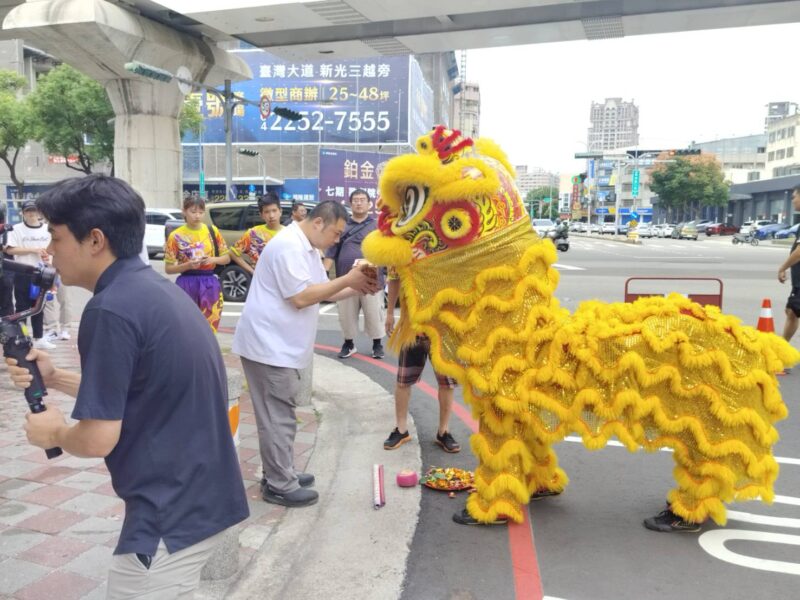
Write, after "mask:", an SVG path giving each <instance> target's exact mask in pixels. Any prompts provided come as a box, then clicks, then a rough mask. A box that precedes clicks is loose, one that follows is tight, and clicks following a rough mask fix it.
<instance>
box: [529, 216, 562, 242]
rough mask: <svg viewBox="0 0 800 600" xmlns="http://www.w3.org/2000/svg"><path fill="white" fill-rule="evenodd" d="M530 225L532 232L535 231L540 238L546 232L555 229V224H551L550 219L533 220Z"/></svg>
mask: <svg viewBox="0 0 800 600" xmlns="http://www.w3.org/2000/svg"><path fill="white" fill-rule="evenodd" d="M532 225H533V229H534V231H536V233H538V234H539V237H541V238H543V237H544V236H546V235H547V232H548V231H550V230H551V229H555V227H556V224H555V223H553V220H552V219H533V223H532Z"/></svg>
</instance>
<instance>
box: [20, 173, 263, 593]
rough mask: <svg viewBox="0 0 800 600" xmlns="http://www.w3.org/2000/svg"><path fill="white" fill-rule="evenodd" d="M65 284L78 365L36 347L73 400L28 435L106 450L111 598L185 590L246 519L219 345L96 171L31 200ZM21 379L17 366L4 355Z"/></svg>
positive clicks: (46, 370)
mask: <svg viewBox="0 0 800 600" xmlns="http://www.w3.org/2000/svg"><path fill="white" fill-rule="evenodd" d="M37 207H38V208H39V210H40V211H41V212H42V214H43V215H44V216H45V218H46V219H47V221H48V222H49V229H50V232H51V234H52V241H51V243H50V245H49V246H48V252H49V253H50V254H51V255H53V264H54V266H55V267H56V269H57V270H58V272H59V274H60V275H61V279H62V281H63V283H64V284H65V285H78V286H81V287H83V288H86V289H87V290H89V291H92V292H93V293H94V296H93V297H92V299H91V300H90V301H89V302H88V303H87V305H86V308H85V310H84V313H83V316H82V318H81V324H80V330H79V333H78V350H79V352H80V357H81V374H76V373H72V372H69V371H66V370H64V369H57V368H55V367H54V366H53V364H52V362H51V361H50V358H49V357H48V355H47V354H46V353H45V352H42V351H38V350H33V351H31V353H30V354H29V356H28V358H29V359H31V360H34V359H35V360H36V362H37V364H38V366H39V369H40V370H41V373H42V376H43V378H44V382H45V385H47V386H48V387H52V388H54V389H57V390H60V391H62V392H64V393H66V394H69V395H72V396H74V397H75V398H76V401H75V409H74V410H73V412H72V418H73V419H77V423H74V424H68V423H66V422H65V419H64V416H63V415H62V414H61V412H60V411H59V410H58V409H57V408H55V407H52V406H51V407H48V409H47V410H46V411H45V412H43V413H39V414H37V415H33V414H29V415H28V422H27V424H26V426H25V429H26V431H27V435H28V440H29V441H30V442H31V443H32V444H34V445H36V446H39V447H41V448H51V447H54V446H60V447H61V448H63V449H64V451H66V452H69V453H70V454H73V455H75V456H82V457H104V458H105V461H106V465H107V467H108V470H109V472H110V473H111V482H112V484H113V486H114V491H116V493H117V494H118V495H119V497H120V498H122V499H123V500H124V501H125V521H124V523H123V525H122V531H121V533H120V537H119V542H118V544H117V548H116V550H115V551H114V554H115V556H114V560H113V562H112V566H111V570H110V572H109V580H108V598H131V597H140V596H145V595H146V596H147V597H148V598H150V597H152V598H159V599H162V598H164V599H168V598H178V597H181V598H183V597H188V596H185V595H187V594H188V595H190V594H191V592H192V590H193V589H195V588H196V587H197V585H198V583H199V580H200V571H201V569H202V567H203V564H204V563H205V561H206V559H207V558H208V556H209V555H210V553H211V552H212V550H213V549H214V546H215V545H216V543H217V542H218V541H219V536H220V535H221V533H222V532H223V531H224V530H226V529H227V528H229V527H231V526H233V525H235V524H236V523H239V522H240V521H242V520H244V519H245V518H247V516H248V508H247V499H246V496H245V491H244V485H243V483H242V476H241V473H240V470H239V464H238V461H237V458H236V451H235V449H234V446H233V441H232V439H231V433H230V428H229V424H228V416H227V383H226V376H225V367H224V365H223V362H222V356H221V355H220V351H219V346H218V344H217V342H216V340H215V339H214V336H213V334H212V333H211V330H210V329H209V328H208V325H207V323H206V322H205V319H204V318H203V316H202V314H201V313H200V312H199V311H198V310H197V309H196V307H195V306H194V305H193V304H192V302H191V300H190V299H189V297H188V296H187V295H186V294H185V293H183V291H182V290H180V289H179V288H178V287H176V286H175V285H174V284H173V283H172V282H171V281H169V280H168V279H165V278H164V277H162V276H161V275H159V274H158V273H156V272H155V271H153V270H152V269H151V268H150V267H148V266H145V265H144V264H143V263H142V261H141V260H140V259H139V257H138V254H139V250H140V249H141V247H142V238H143V236H144V202H143V201H142V199H141V197H140V196H139V195H138V194H137V193H136V192H135V191H134V190H133V189H131V187H130V186H128V185H127V184H126V183H125V182H123V181H122V180H119V179H115V178H113V177H107V176H104V175H90V176H87V177H82V178H76V179H69V180H66V181H62V182H60V183H58V184H56V186H55V187H54V188H53V189H51V190H50V191H48V192H46V193H45V194H43V195H42V196H41V197H40V198H39V199H38V200H37ZM6 362H7V363H8V364H9V373H10V375H11V378H12V379H13V380H14V382H15V383H16V384H17V385H18V386H19V387H26V386H27V384H28V382H29V381H30V379H31V376H30V375H29V373H28V371H27V370H25V369H22V368H19V367H16V366H14V365H16V361H14V360H13V359H7V361H6Z"/></svg>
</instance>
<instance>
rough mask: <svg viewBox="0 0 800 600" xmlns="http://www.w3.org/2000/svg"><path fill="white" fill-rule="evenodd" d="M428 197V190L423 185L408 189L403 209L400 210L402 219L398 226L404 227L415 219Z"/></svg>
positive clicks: (398, 221)
mask: <svg viewBox="0 0 800 600" xmlns="http://www.w3.org/2000/svg"><path fill="white" fill-rule="evenodd" d="M427 197H428V189H427V188H425V187H422V186H421V185H410V186H408V187H407V188H406V197H405V200H403V207H402V208H401V209H400V218H399V219H398V220H397V225H399V226H400V227H402V226H403V225H405V224H406V223H408V222H409V221H410V220H411V219H413V218H414V217H415V216H417V214H419V211H421V210H422V207H423V206H425V199H426V198H427Z"/></svg>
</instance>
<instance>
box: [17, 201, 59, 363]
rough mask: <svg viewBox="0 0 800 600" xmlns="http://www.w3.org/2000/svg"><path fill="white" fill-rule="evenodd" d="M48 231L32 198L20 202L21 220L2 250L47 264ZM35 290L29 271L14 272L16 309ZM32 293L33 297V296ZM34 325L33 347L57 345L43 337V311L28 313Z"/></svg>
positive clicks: (29, 299)
mask: <svg viewBox="0 0 800 600" xmlns="http://www.w3.org/2000/svg"><path fill="white" fill-rule="evenodd" d="M49 243H50V233H49V232H48V230H47V227H46V226H45V225H44V224H43V223H42V220H41V218H40V215H39V209H38V208H36V203H35V202H34V201H33V200H26V201H25V202H23V203H22V223H18V224H17V225H15V226H14V229H13V231H11V233H9V234H8V246H6V248H5V251H6V252H7V253H8V254H11V255H13V257H14V260H15V261H17V262H21V263H23V264H26V265H30V266H33V267H36V266H43V265H47V264H49V262H50V255H49V254H47V250H46V248H47V246H48V244H49ZM37 293H38V291H37V290H35V289H34V288H33V280H32V279H31V277H30V276H29V275H24V274H22V273H17V275H16V276H15V278H14V299H15V301H16V306H17V311H18V312H19V311H23V310H26V309H28V308H30V307H31V306H33V303H34V302H35V301H36V295H37ZM32 296H33V297H32ZM31 326H32V329H33V347H34V348H39V349H41V350H52V349H54V348H55V347H56V346H55V344H51V343H50V342H48V341H47V340H46V339H44V315H43V314H42V313H39V314H38V315H34V316H32V317H31Z"/></svg>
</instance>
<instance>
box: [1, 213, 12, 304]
mask: <svg viewBox="0 0 800 600" xmlns="http://www.w3.org/2000/svg"><path fill="white" fill-rule="evenodd" d="M0 225H2V227H3V233H2V235H0V249H3V250H4V249H5V248H6V247H7V246H8V234H9V232H8V230H7V229H6V209H5V205H2V207H0ZM0 258H6V259H9V260H14V257H13V256H12V255H11V254H6V253H5V252H3V253H2V256H0ZM13 312H14V274H13V273H12V272H11V271H3V275H2V277H0V317H5V316H6V315H10V314H12V313H13Z"/></svg>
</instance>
